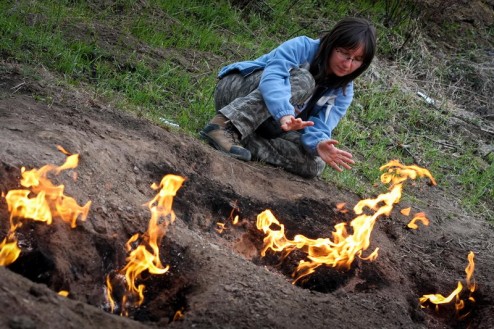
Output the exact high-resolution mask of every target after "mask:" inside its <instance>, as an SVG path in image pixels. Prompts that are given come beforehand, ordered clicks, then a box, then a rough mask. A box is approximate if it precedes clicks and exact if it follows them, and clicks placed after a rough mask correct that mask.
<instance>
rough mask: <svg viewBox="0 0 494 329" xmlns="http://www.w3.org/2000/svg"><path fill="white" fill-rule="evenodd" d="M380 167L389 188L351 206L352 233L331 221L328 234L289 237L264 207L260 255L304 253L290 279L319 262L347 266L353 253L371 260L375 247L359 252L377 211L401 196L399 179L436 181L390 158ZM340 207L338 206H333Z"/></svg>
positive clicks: (366, 245)
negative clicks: (370, 251)
mask: <svg viewBox="0 0 494 329" xmlns="http://www.w3.org/2000/svg"><path fill="white" fill-rule="evenodd" d="M380 169H381V170H384V169H387V172H386V173H384V174H382V175H381V181H382V182H383V183H385V184H387V183H391V186H390V188H389V189H390V191H389V192H388V193H385V194H381V195H379V196H378V197H377V198H375V199H367V200H361V201H359V202H358V203H357V205H356V206H355V207H354V211H355V214H357V215H358V216H357V217H356V218H355V219H353V220H352V221H351V222H350V226H351V227H352V231H353V234H350V233H349V232H348V231H347V226H346V225H347V224H346V223H339V224H336V225H335V227H334V228H335V230H334V231H333V232H332V233H331V234H332V238H318V239H309V238H307V237H305V236H303V235H296V236H295V237H294V238H293V240H290V239H288V238H287V237H286V236H285V227H284V225H283V224H281V223H280V222H279V221H278V220H277V219H276V218H275V216H274V215H273V214H272V212H271V211H270V210H265V211H264V212H262V213H261V214H259V215H258V216H257V223H256V226H257V228H258V229H259V230H261V231H263V232H264V234H265V237H264V240H263V241H264V244H263V249H262V250H261V256H263V257H264V256H265V255H266V252H267V251H268V250H269V249H271V250H273V251H275V252H284V253H285V255H288V254H289V253H290V252H291V251H293V250H295V249H300V250H302V251H304V252H305V253H306V254H307V260H302V261H300V263H299V265H298V267H297V269H296V270H295V273H294V274H293V276H294V277H295V281H294V283H295V282H296V281H297V280H299V279H301V278H303V277H305V276H307V275H310V274H311V273H313V272H314V271H315V270H316V268H318V267H319V266H321V265H327V266H331V267H335V268H343V269H349V268H350V267H351V264H352V263H353V261H354V260H355V258H356V257H359V258H361V259H363V260H371V261H372V260H374V259H376V257H377V256H378V250H379V249H378V248H376V249H375V250H374V251H373V252H372V253H371V254H370V255H369V256H363V252H364V251H365V250H367V249H368V248H369V246H370V235H371V232H372V230H373V228H374V224H375V222H376V220H377V218H378V217H379V216H381V215H389V214H390V213H391V210H392V209H393V204H395V203H398V202H399V200H400V198H401V192H402V185H403V182H404V181H406V180H407V179H408V178H411V179H415V178H416V177H417V176H419V177H424V176H426V177H428V178H429V179H430V180H431V182H432V184H436V183H435V181H434V179H433V177H432V175H431V174H430V172H429V171H428V170H427V169H423V168H420V167H418V166H415V165H413V166H404V165H402V164H400V163H399V162H398V161H396V160H393V161H391V162H389V163H388V164H386V165H384V166H382V167H381V168H380ZM338 207H340V208H343V206H338V205H337V209H340V208H338ZM366 207H367V208H369V209H371V210H374V214H373V215H366V214H364V213H363V211H364V208H366Z"/></svg>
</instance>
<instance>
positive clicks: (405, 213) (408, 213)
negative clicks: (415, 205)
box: [400, 208, 412, 216]
mask: <svg viewBox="0 0 494 329" xmlns="http://www.w3.org/2000/svg"><path fill="white" fill-rule="evenodd" d="M410 210H412V208H405V209H401V210H400V213H401V214H402V215H404V216H408V215H410Z"/></svg>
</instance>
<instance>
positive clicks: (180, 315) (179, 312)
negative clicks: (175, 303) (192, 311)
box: [173, 308, 185, 321]
mask: <svg viewBox="0 0 494 329" xmlns="http://www.w3.org/2000/svg"><path fill="white" fill-rule="evenodd" d="M182 311H183V308H181V309H179V310H177V311H176V312H175V315H173V321H179V320H182V319H183V318H184V317H185V314H184V313H183V312H182Z"/></svg>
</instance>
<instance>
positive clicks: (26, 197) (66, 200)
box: [0, 146, 91, 266]
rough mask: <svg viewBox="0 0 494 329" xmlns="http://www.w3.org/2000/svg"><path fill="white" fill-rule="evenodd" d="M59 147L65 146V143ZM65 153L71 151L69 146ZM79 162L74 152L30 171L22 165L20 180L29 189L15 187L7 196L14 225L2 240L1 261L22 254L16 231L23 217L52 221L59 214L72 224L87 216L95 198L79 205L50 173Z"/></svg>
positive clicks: (71, 167) (15, 257)
mask: <svg viewBox="0 0 494 329" xmlns="http://www.w3.org/2000/svg"><path fill="white" fill-rule="evenodd" d="M57 147H58V148H59V150H63V148H62V147H61V146H57ZM63 153H64V154H70V153H68V152H67V151H65V150H63ZM78 162H79V155H78V154H70V155H69V156H68V157H67V158H66V160H65V162H64V164H62V165H61V166H55V165H51V164H48V165H45V166H43V167H41V168H40V169H32V170H29V171H26V168H25V167H22V168H21V180H20V184H21V185H22V186H23V187H25V188H26V189H21V190H11V191H8V192H7V194H6V195H5V196H4V197H5V200H6V201H7V208H8V211H9V213H10V229H9V233H8V237H7V238H5V239H4V241H3V242H2V243H1V244H0V265H3V266H6V265H9V264H11V263H13V262H14V261H15V260H16V259H17V258H18V257H19V254H20V249H19V248H18V247H17V238H16V237H15V231H16V230H17V229H18V228H20V227H21V226H22V221H21V219H31V220H34V221H39V222H44V223H46V224H48V225H50V224H51V223H52V221H53V218H54V217H59V218H61V219H62V220H63V221H65V222H67V223H70V226H71V227H72V228H75V227H76V226H77V224H76V222H77V219H78V218H80V219H81V220H82V221H84V220H86V218H87V215H88V213H89V208H90V206H91V201H88V202H87V203H86V204H85V205H84V206H79V205H78V204H77V202H76V201H75V200H74V199H73V198H71V197H69V196H66V195H64V189H65V187H64V185H59V186H55V185H53V183H52V182H51V181H50V180H49V178H48V175H49V174H55V175H58V174H59V173H60V172H62V171H63V170H67V169H73V168H76V167H77V165H78ZM2 196H3V194H2Z"/></svg>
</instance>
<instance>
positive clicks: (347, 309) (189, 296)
mask: <svg viewBox="0 0 494 329" xmlns="http://www.w3.org/2000/svg"><path fill="white" fill-rule="evenodd" d="M2 71H3V72H5V74H3V75H2V76H1V77H0V135H1V136H2V138H1V139H0V154H1V159H0V160H1V162H0V188H1V191H2V192H4V193H5V192H6V191H8V190H11V189H15V188H20V185H19V177H20V168H21V167H22V166H26V167H27V168H28V169H31V168H39V167H41V166H43V165H45V164H48V163H52V164H56V165H61V164H62V163H63V162H64V161H65V155H63V154H62V153H60V152H59V151H58V150H57V149H56V145H62V146H63V147H64V148H65V149H67V150H68V151H70V152H73V153H79V154H80V163H79V166H78V168H77V169H76V172H77V174H78V179H77V180H76V181H73V180H72V179H71V178H70V177H71V175H70V174H69V173H64V174H61V175H60V176H57V177H54V180H55V181H56V182H57V183H59V184H61V183H63V184H66V194H67V195H70V196H72V197H74V198H75V199H76V200H77V201H78V202H79V204H85V203H86V202H87V201H89V200H90V201H91V202H92V205H91V209H90V212H89V216H88V218H87V220H86V221H84V222H82V221H79V222H78V226H77V227H76V228H75V229H70V227H69V226H68V225H67V224H66V223H64V222H61V221H60V220H55V221H54V223H53V224H52V225H46V224H43V223H33V222H26V224H25V225H23V226H22V227H21V228H20V229H19V230H18V231H17V237H18V239H19V245H20V246H21V249H22V253H21V256H20V257H19V259H18V260H17V261H15V262H14V263H13V264H12V265H10V266H8V267H5V268H0V282H2V284H1V286H0V305H1V307H0V327H2V328H3V327H5V328H121V327H122V328H123V327H127V328H128V327H132V328H141V327H143V328H144V327H158V326H159V327H170V328H192V327H195V328H260V327H263V328H302V327H311V328H327V327H336V328H343V327H353V328H454V327H466V326H468V325H471V326H472V327H473V328H491V327H492V325H493V324H494V301H493V298H492V296H494V294H493V292H494V286H493V284H492V279H493V278H494V256H493V249H494V246H493V244H492V241H493V238H494V230H493V229H492V227H491V226H488V225H487V224H485V223H484V221H483V220H482V218H481V214H480V216H479V218H474V217H470V216H468V215H466V214H465V213H464V212H463V211H462V209H460V208H459V207H458V206H457V205H456V204H455V203H454V202H452V201H451V200H449V199H448V198H447V197H445V196H444V195H445V193H443V191H442V189H441V186H432V185H430V184H428V182H427V180H425V179H422V180H417V181H414V182H413V183H406V184H405V187H404V188H405V189H406V190H407V192H408V193H411V194H413V195H415V196H416V198H417V199H416V200H417V201H416V202H415V203H414V204H406V203H403V204H399V205H397V206H396V207H395V209H394V210H393V212H392V214H391V215H390V216H389V217H382V218H379V220H378V221H377V223H376V226H375V228H374V230H373V233H372V235H371V246H370V248H369V250H367V251H366V252H364V255H368V254H370V252H371V251H372V250H374V249H375V248H376V247H379V248H380V250H379V256H378V258H377V259H376V260H375V261H374V262H370V261H365V260H360V259H357V260H356V261H354V263H353V265H352V267H351V268H350V269H349V270H348V271H343V270H335V269H333V268H328V267H320V268H318V269H317V270H316V272H315V273H314V274H313V275H312V276H310V277H308V279H307V280H305V281H303V282H299V283H298V284H292V281H293V279H292V278H291V276H290V275H291V273H292V272H293V271H294V269H295V266H296V264H297V263H298V261H299V260H301V259H304V257H305V255H304V254H303V253H302V252H294V253H292V254H291V255H290V256H288V257H287V258H286V259H284V260H283V259H282V258H281V257H280V255H279V254H275V253H272V252H271V253H268V256H267V257H265V258H262V257H260V250H261V248H262V239H263V235H262V234H261V232H260V231H258V230H257V229H256V228H255V221H256V217H257V215H258V214H259V213H261V212H262V211H263V210H265V209H268V208H269V209H271V210H272V211H273V213H274V214H275V215H276V216H277V218H278V219H279V220H280V221H281V222H282V223H283V224H285V225H286V229H287V235H289V236H291V237H293V236H294V235H295V234H298V233H300V234H303V235H306V236H308V237H311V238H316V237H324V238H326V237H330V236H331V231H333V228H334V225H335V224H336V223H338V222H342V221H345V222H349V221H350V220H352V219H353V218H354V216H355V215H354V214H353V213H352V211H350V212H349V213H346V214H344V213H341V212H339V211H337V209H336V204H338V203H340V202H345V203H346V204H347V208H348V209H351V208H352V207H353V206H354V205H355V204H356V203H357V202H358V201H359V200H358V199H357V197H356V196H355V195H353V194H351V193H349V192H347V191H343V190H339V189H338V188H336V187H334V186H331V185H329V184H327V183H324V182H322V181H319V180H304V179H301V178H298V177H295V176H293V175H290V174H288V173H285V172H284V171H282V170H279V169H276V168H272V167H269V166H264V165H262V164H258V163H243V162H240V161H236V160H233V159H230V158H228V157H225V156H224V155H222V154H220V153H218V152H217V151H215V150H213V149H211V148H210V147H209V146H207V145H205V144H203V143H202V142H201V141H198V140H196V139H194V138H192V137H190V136H185V135H183V134H181V133H178V132H176V131H170V130H168V129H167V128H166V127H157V126H155V125H153V124H151V123H149V122H147V121H146V120H143V119H139V118H136V117H134V116H132V115H129V114H124V113H122V112H119V111H116V110H114V109H111V108H109V107H108V106H107V105H105V104H103V103H100V102H98V101H96V100H94V99H92V98H91V97H89V96H87V95H85V94H83V93H81V92H75V91H64V90H56V89H55V87H54V84H53V81H50V80H43V81H38V82H33V81H29V80H28V79H26V78H25V77H23V76H21V75H20V74H19V73H18V70H17V69H16V68H15V67H14V66H10V65H6V64H4V65H2ZM47 88H51V89H52V90H54V91H55V93H53V94H55V95H56V97H55V98H54V99H52V100H51V101H50V102H46V101H43V90H45V89H47ZM167 174H177V175H180V176H183V177H185V178H186V181H185V183H184V184H183V186H182V188H181V189H180V190H179V191H178V194H177V196H176V197H175V200H174V204H173V209H174V211H175V213H176V215H177V219H176V221H175V222H174V223H172V224H171V225H170V227H169V229H168V232H167V234H166V237H165V238H164V240H163V241H162V244H161V245H160V252H161V259H162V261H163V263H165V264H170V270H169V272H168V273H166V274H164V275H147V274H146V275H144V278H143V279H142V281H141V282H142V283H144V284H145V285H146V289H145V301H144V303H143V304H142V305H141V306H140V307H137V308H132V309H130V312H129V318H126V317H121V316H118V315H112V314H110V312H109V304H108V302H107V301H106V299H105V293H104V291H105V277H106V275H107V274H109V273H114V271H115V270H117V269H119V268H122V267H123V266H124V265H125V257H126V254H125V247H124V244H125V243H126V241H127V240H128V239H129V238H130V237H131V236H132V235H133V234H134V233H138V232H139V233H142V232H144V231H145V230H146V229H147V224H148V221H149V218H150V214H149V211H148V209H147V208H146V207H145V206H143V204H144V203H146V202H148V201H149V200H151V198H153V196H154V195H155V191H153V190H152V189H151V188H150V185H151V184H152V183H153V182H159V181H160V180H161V178H162V177H163V176H165V175H167ZM369 197H375V196H372V195H369ZM410 206H411V207H412V209H413V210H412V212H418V211H424V212H425V213H426V214H427V217H428V218H429V219H430V221H431V224H430V226H428V227H424V226H421V227H420V228H419V229H418V230H417V231H413V230H410V229H408V228H407V227H406V224H407V223H408V221H409V220H410V218H408V217H406V216H404V215H401V214H400V212H399V210H401V209H403V208H406V207H410ZM232 215H238V216H239V218H240V220H241V225H237V226H233V225H232V224H231V220H230V219H229V218H230V217H231V216H232ZM217 222H223V223H226V227H227V230H226V231H225V232H224V233H222V234H219V233H218V232H217V231H216V228H217V225H216V223H217ZM8 228H9V214H8V211H7V205H6V201H5V198H4V197H2V198H1V199H0V229H1V230H0V233H2V234H1V235H2V237H3V236H5V234H6V233H7V230H8ZM470 251H473V252H474V254H475V266H476V267H475V273H474V276H475V280H476V282H477V284H478V288H477V291H476V292H475V293H474V298H475V299H476V303H471V302H467V309H468V310H469V311H471V314H470V315H469V316H467V317H466V319H464V320H458V319H456V318H455V315H454V311H453V310H452V309H451V306H444V307H441V308H440V310H439V312H437V313H436V312H434V310H433V308H426V309H421V308H420V307H419V303H418V298H419V297H420V296H422V295H423V294H429V293H442V294H443V295H448V294H449V293H450V292H452V291H453V290H454V289H455V288H456V285H457V282H458V281H461V282H463V283H464V281H465V267H466V265H467V264H468V261H467V254H468V253H469V252H470ZM60 290H66V291H69V292H70V294H69V296H68V298H65V297H61V296H59V295H57V292H58V291H60ZM462 296H463V297H464V298H466V297H465V296H466V295H465V293H463V295H462ZM177 311H180V312H182V314H183V317H182V318H181V319H176V320H175V321H173V318H174V316H175V315H176V312H177Z"/></svg>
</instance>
